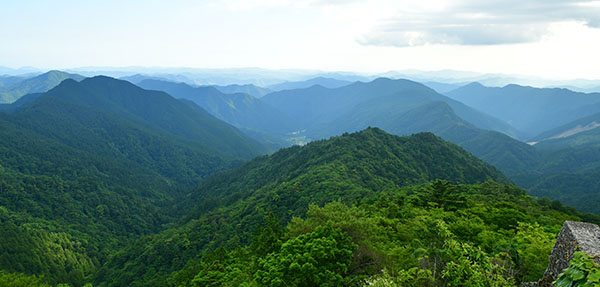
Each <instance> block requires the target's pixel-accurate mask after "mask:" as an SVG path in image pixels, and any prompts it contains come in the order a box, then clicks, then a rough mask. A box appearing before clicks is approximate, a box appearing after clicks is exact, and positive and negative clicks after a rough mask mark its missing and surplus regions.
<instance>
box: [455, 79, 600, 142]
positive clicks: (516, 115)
mask: <svg viewBox="0 0 600 287" xmlns="http://www.w3.org/2000/svg"><path fill="white" fill-rule="evenodd" d="M446 95H447V96H449V97H451V98H453V99H456V100H458V101H461V102H463V103H465V104H466V105H469V106H471V107H474V108H476V109H478V110H481V111H483V112H486V113H488V114H490V115H492V116H494V117H496V118H499V119H502V120H504V121H506V122H508V123H510V124H511V125H512V126H514V127H515V128H517V129H518V130H521V131H523V132H524V133H525V134H524V136H523V137H521V138H522V139H525V140H528V139H530V138H532V137H534V136H536V135H538V134H540V133H542V132H544V131H547V130H549V129H552V128H556V127H559V126H562V125H564V124H567V123H569V122H571V121H573V120H577V119H578V118H580V117H582V116H586V115H591V114H594V113H597V112H600V105H598V104H600V93H593V94H585V93H578V92H573V91H570V90H567V89H558V88H554V89H548V88H544V89H541V88H533V87H526V86H519V85H507V86H504V87H502V88H493V87H486V86H483V85H481V84H479V83H471V84H469V85H466V86H463V87H461V88H458V89H456V90H453V91H450V92H448V93H447V94H446Z"/></svg>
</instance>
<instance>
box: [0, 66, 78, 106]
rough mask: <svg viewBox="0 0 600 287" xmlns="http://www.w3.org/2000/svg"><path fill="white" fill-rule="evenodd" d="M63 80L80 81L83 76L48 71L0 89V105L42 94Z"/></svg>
mask: <svg viewBox="0 0 600 287" xmlns="http://www.w3.org/2000/svg"><path fill="white" fill-rule="evenodd" d="M65 79H74V80H76V81H81V80H82V79H84V77H83V76H81V75H77V74H69V73H65V72H61V71H49V72H46V73H44V74H41V75H38V76H35V77H33V78H29V79H25V80H23V81H20V82H17V83H14V84H12V85H10V86H6V87H4V88H0V103H12V102H14V101H16V100H18V99H19V98H21V97H22V96H24V95H26V94H31V93H42V92H45V91H48V90H50V89H52V88H54V87H56V86H57V85H58V84H60V82H62V81H63V80H65Z"/></svg>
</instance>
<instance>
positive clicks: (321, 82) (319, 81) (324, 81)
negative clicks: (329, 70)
mask: <svg viewBox="0 0 600 287" xmlns="http://www.w3.org/2000/svg"><path fill="white" fill-rule="evenodd" d="M351 83H352V82H351V81H346V80H338V79H334V78H326V77H316V78H312V79H308V80H305V81H297V82H283V83H279V84H275V85H271V86H268V88H269V89H270V90H273V91H283V90H295V89H304V88H310V87H312V86H315V85H318V86H322V87H326V88H330V89H334V88H339V87H343V86H346V85H349V84H351Z"/></svg>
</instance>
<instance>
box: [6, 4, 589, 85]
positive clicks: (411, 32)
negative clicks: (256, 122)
mask: <svg viewBox="0 0 600 287" xmlns="http://www.w3.org/2000/svg"><path fill="white" fill-rule="evenodd" d="M599 51H600V1H596V0H594V1H588V0H573V1H570V0H562V1H560V0H518V1H517V0H485V1H482V0H447V1H443V0H418V1H413V0H391V1H383V0H381V1H380V0H373V1H359V0H222V1H215V0H196V1H192V0H169V1H166V0H165V1H154V0H101V1H100V0H98V1H97V0H87V1H80V0H77V1H75V0H73V1H71V0H24V1H12V0H0V66H7V67H13V68H17V67H23V66H33V67H38V68H43V69H65V68H75V67H86V66H113V67H115V66H116V67H124V66H145V67H196V68H240V67H260V68H267V69H290V68H292V69H313V70H323V71H349V72H359V73H383V72H386V71H398V70H407V69H415V70H427V71H434V70H461V71H474V72H481V73H505V74H520V75H531V76H538V77H546V78H555V79H574V78H586V79H600V53H599Z"/></svg>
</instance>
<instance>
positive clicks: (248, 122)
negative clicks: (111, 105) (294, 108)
mask: <svg viewBox="0 0 600 287" xmlns="http://www.w3.org/2000/svg"><path fill="white" fill-rule="evenodd" d="M139 85H140V86H141V87H143V88H146V89H151V90H159V91H164V92H167V93H169V94H170V95H172V96H173V97H175V98H178V99H186V100H190V101H192V102H194V103H195V104H197V105H199V106H200V107H202V108H203V109H205V110H206V111H208V112H209V113H211V114H212V115H214V116H215V117H217V118H219V119H221V120H223V121H225V122H227V123H229V124H232V125H234V126H236V127H238V128H240V129H243V130H244V131H246V132H248V133H249V134H250V135H252V136H254V137H257V138H260V139H261V140H263V141H267V142H271V144H273V146H274V147H277V146H282V145H286V144H285V143H284V142H280V140H279V139H280V138H282V136H283V135H285V134H286V133H290V132H294V131H296V130H297V128H298V125H297V123H296V121H295V120H293V119H292V118H290V117H288V116H287V115H285V114H284V113H282V112H280V111H279V110H277V109H275V108H273V107H271V106H270V105H268V104H266V103H265V102H263V101H262V100H261V99H257V98H255V97H253V96H250V95H248V94H244V93H235V94H224V93H222V92H220V91H219V90H218V89H217V88H215V87H212V86H201V87H192V86H190V85H187V84H184V83H173V82H167V81H158V80H144V81H142V82H140V83H139ZM269 135H270V136H269Z"/></svg>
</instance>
